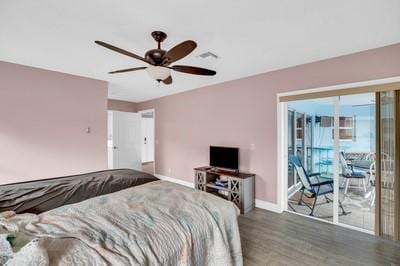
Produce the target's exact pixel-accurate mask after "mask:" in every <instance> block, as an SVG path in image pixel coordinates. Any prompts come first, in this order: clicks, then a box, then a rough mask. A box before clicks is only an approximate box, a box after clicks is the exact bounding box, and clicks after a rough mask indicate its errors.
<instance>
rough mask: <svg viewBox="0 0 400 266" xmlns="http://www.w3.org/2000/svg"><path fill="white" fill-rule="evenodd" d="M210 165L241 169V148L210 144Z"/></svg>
mask: <svg viewBox="0 0 400 266" xmlns="http://www.w3.org/2000/svg"><path fill="white" fill-rule="evenodd" d="M210 166H211V167H219V168H226V169H232V170H238V169H239V148H232V147H218V146H210Z"/></svg>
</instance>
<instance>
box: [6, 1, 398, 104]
mask: <svg viewBox="0 0 400 266" xmlns="http://www.w3.org/2000/svg"><path fill="white" fill-rule="evenodd" d="M399 11H400V1H399V0H385V1H382V0H348V1H331V0H319V1H316V0H296V1H293V0H254V1H232V0H219V1H215V0H202V1H187V0H186V1H182V0H170V1H165V0H159V1H154V0H146V1H134V0H118V1H109V0H85V1H82V0H67V1H54V0H35V1H29V0H25V1H23V0H0V60H3V61H8V62H14V63H19V64H24V65H29V66H35V67H41V68H45V69H51V70H56V71H61V72H66V73H71V74H76V75H81V76H86V77H92V78H97V79H101V80H107V81H109V84H110V85H109V97H110V98H114V99H123V100H131V101H143V100H146V99H152V98H156V97H160V96H164V95H169V94H173V93H177V92H182V91H185V90H190V89H194V88H199V87H203V86H206V85H210V84H216V83H220V82H223V81H227V80H233V79H237V78H240V77H245V76H250V75H254V74H258V73H262V72H267V71H271V70H276V69H280V68H284V67H288V66H293V65H298V64H303V63H307V62H312V61H316V60H321V59H325V58H330V57H335V56H339V55H344V54H349V53H353V52H357V51H362V50H366V49H371V48H376V47H380V46H385V45H388V44H393V43H398V42H400V15H399ZM153 30H163V31H165V32H166V33H167V34H168V35H169V37H168V38H167V40H166V41H165V42H164V43H163V47H164V48H166V49H168V48H171V47H172V46H174V45H176V44H178V43H179V42H181V41H184V40H187V39H192V40H194V41H196V42H197V43H198V47H197V49H196V50H195V51H193V52H192V54H190V55H189V56H188V57H187V58H185V59H182V60H180V61H179V64H188V65H195V66H200V67H206V68H211V69H214V70H216V71H217V75H216V76H214V77H203V76H194V75H189V74H183V73H178V72H174V73H173V79H174V83H173V85H171V86H165V85H160V86H157V85H156V82H155V81H153V80H151V79H150V77H149V76H148V74H147V73H146V71H140V72H131V73H125V74H118V75H109V74H107V72H108V71H111V70H117V69H122V68H130V67H137V66H143V65H144V64H143V63H142V62H141V61H137V60H135V59H132V58H129V57H127V56H123V55H120V54H117V53H115V52H112V51H109V50H107V49H105V48H102V47H100V46H97V45H95V44H94V43H93V41H94V40H96V39H97V40H103V41H106V42H109V43H112V44H114V45H116V46H119V47H121V48H124V49H127V50H131V51H133V52H135V53H138V54H140V55H144V53H145V52H146V50H148V49H151V48H154V47H155V42H154V41H153V39H152V38H151V36H150V32H151V31H153ZM207 51H211V52H213V53H215V54H217V55H218V56H219V57H220V58H219V59H217V60H205V59H201V58H199V57H198V55H199V54H201V53H204V52H207Z"/></svg>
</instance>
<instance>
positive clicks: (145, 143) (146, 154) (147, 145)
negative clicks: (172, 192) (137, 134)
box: [139, 109, 155, 174]
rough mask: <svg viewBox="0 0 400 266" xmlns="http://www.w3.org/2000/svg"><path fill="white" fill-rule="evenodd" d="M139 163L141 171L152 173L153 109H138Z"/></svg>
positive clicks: (153, 143) (153, 142) (153, 144)
mask: <svg viewBox="0 0 400 266" xmlns="http://www.w3.org/2000/svg"><path fill="white" fill-rule="evenodd" d="M139 114H140V127H141V163H142V171H143V172H146V173H149V174H154V167H155V165H154V149H155V112H154V109H150V110H144V111H140V112H139Z"/></svg>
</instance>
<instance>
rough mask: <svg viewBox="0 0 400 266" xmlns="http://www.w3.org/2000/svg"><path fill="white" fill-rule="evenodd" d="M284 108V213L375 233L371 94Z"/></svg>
mask: <svg viewBox="0 0 400 266" xmlns="http://www.w3.org/2000/svg"><path fill="white" fill-rule="evenodd" d="M288 108H289V109H288V142H287V143H288V158H289V160H288V162H289V165H290V168H289V175H288V193H287V194H288V206H287V209H288V210H289V211H292V212H295V213H299V214H302V215H307V216H312V217H314V218H318V219H323V220H326V221H329V222H333V223H335V224H342V225H346V226H352V227H357V228H360V229H362V230H366V231H368V232H373V231H374V223H375V221H374V220H375V212H374V210H375V205H374V203H373V202H374V200H373V197H374V189H375V188H374V185H373V179H374V177H373V174H371V172H372V171H374V165H373V164H374V162H375V94H374V93H369V94H357V95H352V96H343V97H338V96H337V97H330V98H316V99H310V100H299V101H291V102H289V103H288ZM296 176H297V177H296Z"/></svg>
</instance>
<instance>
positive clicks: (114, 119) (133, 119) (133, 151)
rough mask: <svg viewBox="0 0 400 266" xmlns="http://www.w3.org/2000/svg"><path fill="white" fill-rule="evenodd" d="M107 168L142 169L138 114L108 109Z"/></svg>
mask: <svg viewBox="0 0 400 266" xmlns="http://www.w3.org/2000/svg"><path fill="white" fill-rule="evenodd" d="M107 148H108V168H109V169H119V168H129V169H134V170H139V171H140V170H142V158H141V135H140V116H139V114H138V113H131V112H120V111H108V139H107Z"/></svg>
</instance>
